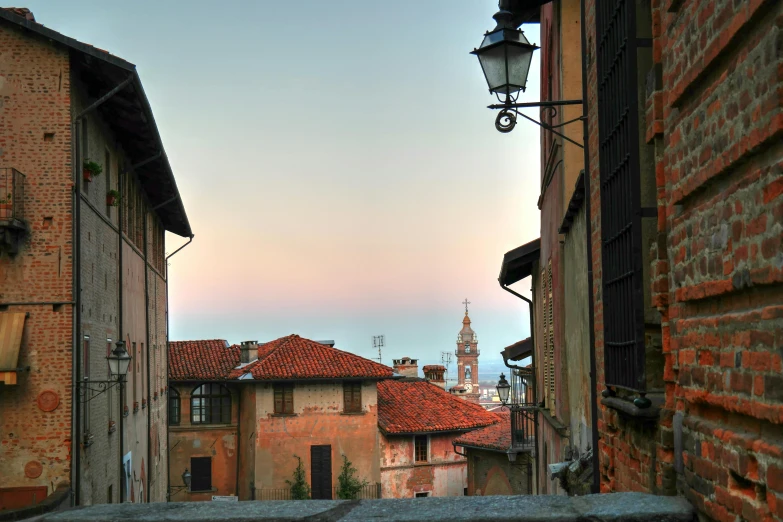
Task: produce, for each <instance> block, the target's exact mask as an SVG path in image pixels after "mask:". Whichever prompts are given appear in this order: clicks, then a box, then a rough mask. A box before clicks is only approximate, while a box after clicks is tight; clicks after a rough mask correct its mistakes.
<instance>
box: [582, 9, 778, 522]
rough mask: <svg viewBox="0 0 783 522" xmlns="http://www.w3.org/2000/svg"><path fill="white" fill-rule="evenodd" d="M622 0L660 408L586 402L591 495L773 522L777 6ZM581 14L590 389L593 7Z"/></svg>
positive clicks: (598, 267) (595, 204)
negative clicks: (635, 98) (676, 501)
mask: <svg viewBox="0 0 783 522" xmlns="http://www.w3.org/2000/svg"><path fill="white" fill-rule="evenodd" d="M636 4H637V8H638V9H645V8H646V9H650V7H651V10H650V12H651V14H652V24H651V30H652V61H653V64H652V65H653V66H652V67H651V68H650V69H649V72H648V70H645V71H641V73H642V77H643V78H644V77H647V81H646V82H641V83H640V86H641V88H640V92H639V96H640V99H639V103H640V106H641V108H642V112H643V113H642V114H641V115H640V122H642V126H643V127H644V128H643V129H641V133H640V134H641V136H642V137H643V138H644V141H645V143H646V145H645V144H643V145H642V147H647V150H649V151H652V152H653V162H654V171H655V178H656V188H657V194H656V198H657V209H658V219H657V231H656V232H657V237H655V236H653V237H652V239H651V240H650V241H649V242H645V244H644V245H643V248H644V249H645V251H644V254H645V256H646V257H645V263H646V264H647V267H646V268H645V273H647V272H648V269H649V277H646V278H645V284H646V285H649V286H648V287H647V290H646V291H645V298H647V297H648V296H649V301H648V302H647V303H646V306H650V305H652V306H654V307H656V308H657V310H658V311H659V313H660V316H661V319H662V323H661V329H660V331H661V337H662V339H661V343H660V345H661V346H660V348H659V347H657V346H656V343H654V342H653V343H652V344H650V343H649V341H648V348H647V351H648V363H647V380H648V389H649V390H650V391H651V392H654V391H656V389H657V386H650V382H651V381H655V380H656V379H661V378H662V383H661V384H662V386H661V388H662V394H661V395H662V403H661V410H660V415H659V417H658V418H657V419H653V420H649V419H647V420H644V419H641V418H639V417H635V416H633V415H626V414H623V413H621V412H620V411H618V410H616V409H614V408H610V407H607V406H605V405H601V406H600V412H599V417H598V427H599V431H600V444H599V449H600V452H599V464H600V472H601V490H602V491H605V492H609V491H646V492H653V493H657V494H667V495H668V494H682V495H685V497H686V498H688V499H689V500H690V501H691V503H692V504H693V505H694V506H695V507H696V509H698V511H699V512H700V513H701V514H702V515H704V516H706V517H709V518H713V519H717V520H735V519H737V518H738V517H739V518H742V519H747V520H762V519H769V518H774V519H783V438H781V433H783V426H782V424H783V394H782V393H781V390H783V377H781V356H782V355H783V353H781V347H782V346H783V307H781V303H782V302H783V290H782V289H781V288H782V287H781V283H783V247H782V246H781V236H782V235H783V197H782V196H781V194H782V193H783V181H782V180H783V177H781V167H782V166H783V161H781V158H783V140H782V139H781V138H782V137H783V110H781V101H783V100H782V97H783V89H782V87H781V85H783V65H782V64H783V61H782V60H783V52H782V51H781V49H782V48H781V44H780V42H781V39H782V38H783V32H782V31H781V29H782V28H783V4H781V3H780V2H775V1H769V0H768V1H745V2H736V1H731V0H724V1H715V2H687V1H678V0H674V1H672V0H667V1H663V0H652V1H651V2H649V1H641V0H640V1H637V2H636ZM645 4H646V5H645ZM650 4H651V5H650ZM585 7H586V20H585V28H586V40H587V42H588V55H587V65H588V68H587V71H586V72H587V78H586V80H587V86H588V107H589V111H588V114H587V117H588V125H589V152H590V164H589V173H590V189H591V194H590V197H591V210H592V213H591V229H592V245H593V250H592V262H593V266H592V268H593V275H594V280H593V289H594V333H595V350H596V358H597V363H598V372H597V381H598V382H597V384H598V391H599V392H601V391H604V390H605V386H604V382H605V379H604V376H605V368H604V325H603V308H604V307H603V304H604V303H603V300H602V297H603V296H602V292H601V288H602V267H603V263H604V262H605V261H604V260H602V258H601V254H602V252H601V240H602V234H601V199H600V196H601V194H600V186H601V185H600V176H599V130H598V107H597V84H598V81H599V78H598V72H597V63H596V62H597V60H596V55H595V54H596V39H597V38H598V37H597V35H596V19H595V18H596V13H595V9H596V1H595V0H587V1H586V2H585ZM637 36H639V37H645V35H644V34H640V35H637ZM642 62H643V60H640V63H642ZM645 83H646V88H645ZM642 170H644V166H643V167H642ZM656 351H657V352H658V354H659V355H660V356H661V357H662V358H663V361H664V367H663V368H662V369H661V368H660V367H658V366H656V365H655V364H651V363H650V359H655V357H656ZM650 388H652V389H650ZM654 407H655V405H654Z"/></svg>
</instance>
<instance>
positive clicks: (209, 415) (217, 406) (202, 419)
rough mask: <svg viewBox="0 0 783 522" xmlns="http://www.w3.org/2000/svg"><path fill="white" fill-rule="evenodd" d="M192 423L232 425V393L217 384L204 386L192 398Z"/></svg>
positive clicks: (196, 390)
mask: <svg viewBox="0 0 783 522" xmlns="http://www.w3.org/2000/svg"><path fill="white" fill-rule="evenodd" d="M190 421H191V423H193V424H230V423H231V393H230V392H229V391H228V389H227V388H226V387H225V386H223V385H220V384H217V383H208V384H202V385H201V386H199V387H197V388H196V389H194V390H193V393H192V394H191V397H190Z"/></svg>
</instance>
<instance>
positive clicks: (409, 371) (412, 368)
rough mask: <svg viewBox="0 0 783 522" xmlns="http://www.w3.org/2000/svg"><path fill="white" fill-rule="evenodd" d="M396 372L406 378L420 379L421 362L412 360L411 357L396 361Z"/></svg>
mask: <svg viewBox="0 0 783 522" xmlns="http://www.w3.org/2000/svg"><path fill="white" fill-rule="evenodd" d="M394 371H395V372H397V373H399V374H400V375H403V376H405V377H418V376H419V360H418V359H411V358H410V357H403V358H402V359H394Z"/></svg>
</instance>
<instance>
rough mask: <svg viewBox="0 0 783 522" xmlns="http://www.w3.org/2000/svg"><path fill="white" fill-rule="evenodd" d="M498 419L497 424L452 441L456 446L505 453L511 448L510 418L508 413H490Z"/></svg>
mask: <svg viewBox="0 0 783 522" xmlns="http://www.w3.org/2000/svg"><path fill="white" fill-rule="evenodd" d="M491 415H495V416H496V418H499V419H500V422H498V423H497V424H492V425H491V426H487V427H486V428H481V429H478V430H474V431H471V432H470V433H466V434H465V435H462V436H461V437H460V438H458V439H457V440H455V441H454V444H457V445H458V446H475V447H478V448H487V449H492V450H498V451H506V450H507V449H509V448H510V447H511V416H510V415H509V414H508V412H504V413H502V414H497V413H492V414H491Z"/></svg>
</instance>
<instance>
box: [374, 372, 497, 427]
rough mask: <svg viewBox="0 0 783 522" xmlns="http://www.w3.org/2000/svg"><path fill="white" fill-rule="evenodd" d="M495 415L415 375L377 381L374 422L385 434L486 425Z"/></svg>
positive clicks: (495, 417)
mask: <svg viewBox="0 0 783 522" xmlns="http://www.w3.org/2000/svg"><path fill="white" fill-rule="evenodd" d="M494 422H498V417H497V416H496V415H494V414H492V413H489V412H487V411H486V410H484V408H482V407H481V406H479V405H478V404H474V403H472V402H468V401H466V400H464V399H460V398H459V397H455V396H453V395H451V394H450V393H448V392H447V391H445V390H443V389H442V388H440V387H438V386H436V385H434V384H432V383H430V382H428V381H425V380H423V379H418V378H409V379H400V380H390V381H382V382H379V383H378V425H379V426H380V427H381V429H382V430H384V431H385V432H386V433H423V432H435V431H458V430H468V429H472V428H478V427H481V426H487V425H489V424H492V423H494Z"/></svg>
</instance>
